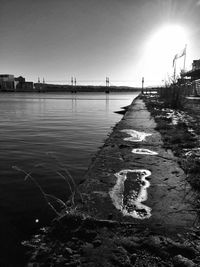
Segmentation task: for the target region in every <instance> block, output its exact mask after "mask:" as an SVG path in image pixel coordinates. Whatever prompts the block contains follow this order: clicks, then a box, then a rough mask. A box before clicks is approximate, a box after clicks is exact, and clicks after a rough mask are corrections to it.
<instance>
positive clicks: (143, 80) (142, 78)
mask: <svg viewBox="0 0 200 267" xmlns="http://www.w3.org/2000/svg"><path fill="white" fill-rule="evenodd" d="M143 93H144V77H142V94H143Z"/></svg>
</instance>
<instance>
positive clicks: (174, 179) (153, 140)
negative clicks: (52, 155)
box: [80, 97, 196, 232]
mask: <svg viewBox="0 0 200 267" xmlns="http://www.w3.org/2000/svg"><path fill="white" fill-rule="evenodd" d="M155 127H156V123H155V121H154V119H153V118H152V117H151V116H150V113H149V112H148V111H147V109H146V106H145V104H144V102H143V100H142V99H140V98H139V97H138V98H136V99H135V100H134V101H133V103H132V104H131V105H130V107H129V109H128V111H127V112H126V114H125V115H124V117H123V118H122V120H121V121H120V122H119V123H118V124H117V125H116V126H115V127H114V129H113V132H112V133H111V135H110V136H109V137H108V139H107V140H106V142H105V144H104V146H103V147H102V148H101V149H100V150H99V152H98V153H97V155H96V158H95V159H94V161H93V163H92V164H91V166H90V167H89V169H88V171H87V174H86V179H85V181H84V183H83V184H81V185H80V190H81V192H82V193H83V196H84V199H85V201H86V202H87V205H84V207H87V212H88V213H89V214H90V215H92V216H95V217H97V218H101V219H102V218H103V219H107V218H112V219H115V220H120V221H132V222H134V223H136V224H137V223H138V224H141V223H143V224H144V225H147V226H149V227H152V228H156V227H161V228H163V229H164V231H166V232H168V231H176V230H177V229H179V230H181V229H183V230H184V229H185V228H187V227H190V226H192V225H193V223H194V221H195V219H196V214H195V212H194V211H193V208H192V206H191V203H192V201H193V198H192V194H191V193H190V192H191V188H190V186H189V184H187V183H186V182H185V178H186V177H185V174H184V172H183V170H182V169H181V168H180V167H179V165H178V163H177V160H176V157H174V155H173V153H172V152H171V151H170V150H165V149H164V148H163V147H162V145H163V143H162V139H161V135H160V133H159V132H157V131H156V130H155ZM125 129H132V130H134V131H138V132H145V133H148V134H151V135H149V136H146V139H144V140H143V141H140V142H131V141H127V139H126V140H124V138H126V137H127V133H125V132H123V131H124V130H125ZM133 149H148V150H152V151H155V152H157V153H158V155H144V154H134V153H132V150H133ZM139 168H140V169H147V170H149V171H150V172H151V176H149V177H148V178H149V181H150V184H151V185H150V187H149V188H148V189H147V191H148V199H147V200H146V201H145V202H144V204H145V205H147V206H148V207H150V208H151V214H152V216H151V217H150V218H147V219H144V220H142V222H141V220H139V219H135V218H132V217H130V216H124V215H123V214H122V212H120V210H118V209H116V207H115V206H114V205H113V202H112V200H111V198H110V195H109V191H110V190H111V188H113V187H114V186H115V184H116V182H117V177H116V176H115V173H118V172H120V171H121V170H124V169H129V170H136V169H139ZM97 192H98V193H97ZM84 207H83V209H84Z"/></svg>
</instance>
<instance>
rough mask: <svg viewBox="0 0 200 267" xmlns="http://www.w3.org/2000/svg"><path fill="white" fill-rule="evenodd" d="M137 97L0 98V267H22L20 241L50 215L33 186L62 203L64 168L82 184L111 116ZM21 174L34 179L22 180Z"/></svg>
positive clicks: (62, 95)
mask: <svg viewBox="0 0 200 267" xmlns="http://www.w3.org/2000/svg"><path fill="white" fill-rule="evenodd" d="M137 94H138V93H110V94H104V93H77V94H71V93H69V94H67V93H44V94H34V93H2V94H0V114H1V116H0V129H1V131H0V144H1V145H0V177H1V179H0V210H1V217H0V230H1V239H2V242H1V244H2V245H1V246H0V255H1V257H0V258H1V259H0V265H1V266H22V265H23V263H22V262H23V258H24V252H23V249H22V248H21V246H20V242H21V240H23V239H26V238H29V236H30V234H32V233H34V232H35V231H36V230H37V229H39V228H40V227H42V226H44V225H48V224H49V223H50V220H51V219H52V218H53V217H54V216H55V214H54V213H53V212H52V210H51V209H50V208H49V207H48V206H47V204H46V201H45V200H44V198H43V195H42V194H41V192H40V190H39V188H38V186H36V184H35V182H34V181H36V182H37V183H39V185H40V186H41V188H42V190H43V191H44V192H45V193H48V194H52V195H53V196H56V197H57V198H60V199H62V200H63V201H66V200H67V199H68V197H69V194H70V188H69V186H67V184H66V181H64V180H63V179H62V177H61V175H66V173H63V169H65V170H68V171H69V172H70V173H71V175H72V176H73V179H74V181H75V182H76V183H77V184H78V183H79V182H80V181H82V180H83V179H84V174H85V172H86V170H87V168H88V166H89V164H90V162H91V159H92V157H94V155H95V153H96V152H97V151H98V148H99V147H100V146H101V145H103V143H104V140H105V139H106V137H107V135H108V134H109V133H110V132H111V131H112V127H113V126H114V125H115V124H116V123H117V122H118V121H119V120H120V119H121V115H119V114H116V113H114V111H118V110H120V107H123V106H126V105H129V104H130V103H131V102H132V100H133V99H134V98H135V97H136V96H137ZM26 173H31V177H33V180H32V179H30V177H28V178H27V179H25V177H26ZM1 261H2V262H1ZM13 262H15V264H14V265H13Z"/></svg>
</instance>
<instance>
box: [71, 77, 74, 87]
mask: <svg viewBox="0 0 200 267" xmlns="http://www.w3.org/2000/svg"><path fill="white" fill-rule="evenodd" d="M71 85H72V86H73V85H74V79H73V77H71Z"/></svg>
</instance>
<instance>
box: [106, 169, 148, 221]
mask: <svg viewBox="0 0 200 267" xmlns="http://www.w3.org/2000/svg"><path fill="white" fill-rule="evenodd" d="M130 174H131V175H130ZM150 175H151V172H150V171H149V170H143V169H139V170H121V171H120V172H118V173H116V174H115V176H116V177H117V181H116V184H115V185H114V187H113V188H112V189H111V190H110V192H109V195H110V197H111V199H112V201H113V204H114V206H115V207H116V209H118V210H120V211H121V212H122V214H123V215H125V216H132V217H133V218H136V219H148V218H150V217H151V208H150V207H148V206H146V205H144V204H142V202H144V201H146V200H147V198H148V194H147V188H148V187H149V186H150V182H149V181H148V180H147V179H146V178H147V177H148V176H150Z"/></svg>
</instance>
